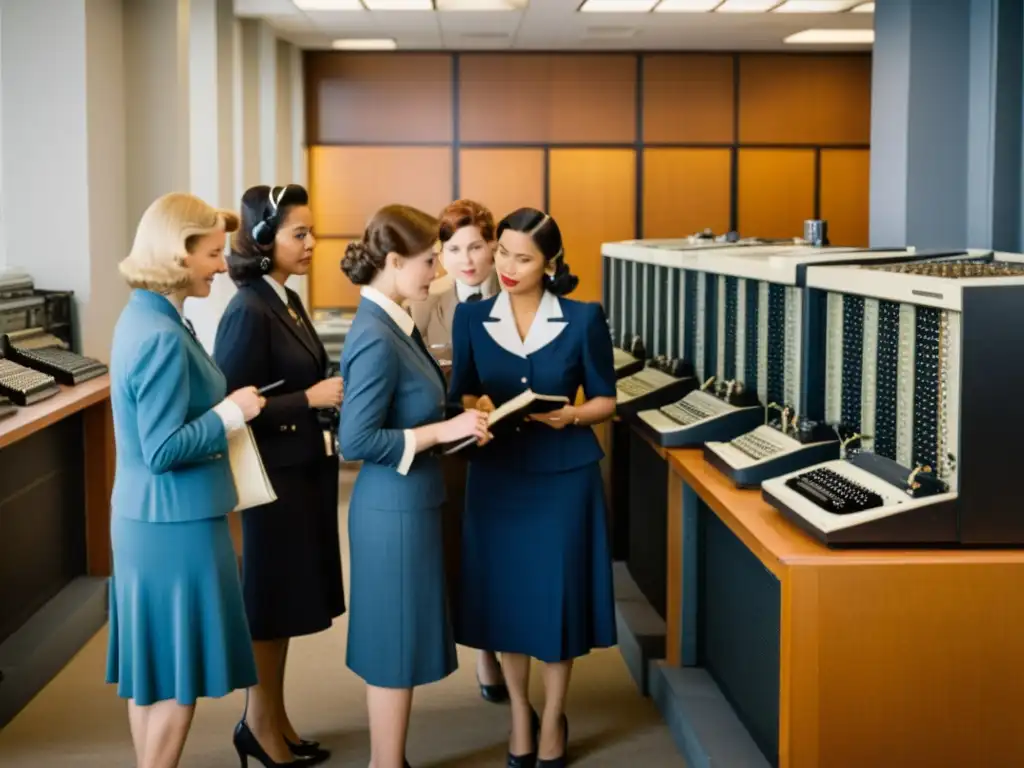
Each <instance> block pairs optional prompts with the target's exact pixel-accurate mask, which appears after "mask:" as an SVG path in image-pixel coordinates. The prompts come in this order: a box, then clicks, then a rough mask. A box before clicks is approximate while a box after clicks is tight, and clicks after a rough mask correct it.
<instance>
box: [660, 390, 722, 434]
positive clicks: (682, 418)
mask: <svg viewBox="0 0 1024 768" xmlns="http://www.w3.org/2000/svg"><path fill="white" fill-rule="evenodd" d="M732 410H735V409H734V407H733V406H731V405H729V404H728V403H726V402H725V401H724V400H719V399H718V398H717V397H715V396H714V395H709V394H708V393H707V392H702V391H700V390H694V391H693V392H691V393H690V394H688V395H687V396H686V397H684V398H683V399H682V400H677V401H676V402H674V403H672V404H670V405H666V406H663V407H662V408H661V412H662V413H663V414H665V415H666V416H668V417H669V418H670V419H672V421H674V422H676V423H677V424H681V425H682V426H684V427H687V426H690V425H691V424H696V423H697V422H700V421H704V420H705V419H710V418H712V417H713V416H719V415H721V414H723V413H725V412H727V411H732Z"/></svg>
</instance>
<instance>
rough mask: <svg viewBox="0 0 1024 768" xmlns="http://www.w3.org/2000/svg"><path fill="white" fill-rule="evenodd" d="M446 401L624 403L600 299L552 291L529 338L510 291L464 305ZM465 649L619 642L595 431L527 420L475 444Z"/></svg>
mask: <svg viewBox="0 0 1024 768" xmlns="http://www.w3.org/2000/svg"><path fill="white" fill-rule="evenodd" d="M452 345H453V367H452V379H451V387H450V390H449V396H450V399H451V400H452V402H453V403H458V402H460V401H461V398H462V396H463V395H488V396H490V398H491V400H493V401H494V404H495V406H500V405H501V404H502V403H504V402H505V401H507V400H509V399H511V398H512V397H514V396H515V395H517V394H519V393H520V392H522V391H523V390H524V389H526V388H530V389H532V390H533V391H535V392H537V393H539V394H546V395H565V396H566V397H568V398H569V399H570V401H574V400H575V397H576V394H577V392H578V390H579V388H580V387H582V388H583V391H584V394H585V395H586V397H587V398H588V399H590V398H594V397H615V370H614V365H613V362H612V344H611V338H610V336H609V334H608V325H607V323H606V321H605V316H604V312H603V310H602V309H601V307H600V305H598V304H586V303H581V302H576V301H571V300H569V299H564V298H563V299H559V298H557V297H555V296H554V295H552V294H549V293H545V294H544V297H543V299H542V300H541V304H540V307H539V309H538V311H537V315H536V317H535V319H534V322H533V325H532V326H531V328H530V331H529V333H528V334H527V337H526V339H525V340H523V339H521V338H520V337H519V333H518V331H517V330H516V324H515V319H514V317H513V315H512V308H511V304H510V302H509V297H508V294H506V293H504V292H503V293H500V294H498V296H497V297H495V298H493V299H489V300H487V301H481V302H478V303H475V304H460V305H459V307H458V308H457V309H456V311H455V320H454V323H453V328H452ZM469 450H470V451H471V453H470V454H468V455H469V458H470V468H469V480H468V483H467V488H466V510H465V518H464V521H463V542H462V579H461V589H460V603H461V605H460V610H458V611H456V612H455V615H456V626H455V639H456V642H458V643H460V644H462V645H467V646H470V647H473V648H480V649H484V650H490V651H497V652H505V653H522V654H526V655H528V656H532V657H533V658H536V659H540V660H541V661H546V662H558V661H565V660H568V659H573V658H576V657H578V656H583V655H585V654H586V653H588V652H589V651H590V650H591V649H593V648H605V647H609V646H613V645H615V642H616V635H615V609H614V596H613V588H612V560H611V550H610V548H609V545H608V533H607V528H606V522H605V521H606V515H605V500H604V490H603V486H602V482H601V472H600V469H599V464H598V463H599V462H600V460H601V458H602V455H603V454H602V451H601V448H600V446H599V445H598V442H597V438H596V437H595V436H594V433H593V431H592V430H591V429H590V428H589V427H574V426H567V427H565V428H564V429H561V430H556V429H552V428H551V427H549V426H547V425H545V424H541V423H538V422H524V423H522V424H521V425H519V426H517V427H516V430H515V431H513V432H508V433H504V434H500V435H499V436H497V437H496V438H495V439H494V440H493V441H492V442H490V443H489V444H488V445H486V446H483V447H482V448H471V449H469Z"/></svg>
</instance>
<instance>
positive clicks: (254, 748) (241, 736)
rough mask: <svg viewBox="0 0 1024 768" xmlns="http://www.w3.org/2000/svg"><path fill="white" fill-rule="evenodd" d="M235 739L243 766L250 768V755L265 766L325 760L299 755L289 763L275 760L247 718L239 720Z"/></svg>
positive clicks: (289, 767) (272, 767)
mask: <svg viewBox="0 0 1024 768" xmlns="http://www.w3.org/2000/svg"><path fill="white" fill-rule="evenodd" d="M233 741H234V743H235V752H237V753H238V760H239V762H241V764H242V768H248V766H249V758H250V757H251V758H252V759H253V760H256V761H257V762H259V763H260V764H261V765H262V766H263V768H297V767H298V766H308V765H317V764H318V763H321V762H323V761H322V760H317V759H316V758H312V757H297V758H296V759H295V760H291V761H289V762H287V763H276V762H274V761H273V760H271V759H270V755H268V754H267V752H266V750H265V749H263V747H261V746H260V743H259V741H257V739H256V736H255V734H253V732H252V731H251V730H250V729H249V724H248V723H246V722H245V720H239V721H238V725H236V726H235V735H234V739H233Z"/></svg>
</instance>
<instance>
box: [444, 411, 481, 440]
mask: <svg viewBox="0 0 1024 768" xmlns="http://www.w3.org/2000/svg"><path fill="white" fill-rule="evenodd" d="M487 426H488V425H487V414H486V413H484V412H483V411H478V410H476V409H475V408H471V409H469V410H466V411H463V412H462V413H460V414H459V415H458V416H456V417H454V418H451V419H448V420H447V421H442V422H441V423H440V424H438V425H437V441H438V442H439V443H454V442H455V441H456V440H464V439H465V438H467V437H475V438H476V442H477V444H478V445H483V444H484V443H486V442H487V441H488V440H490V439H491V433H490V432H489V431H488V430H487Z"/></svg>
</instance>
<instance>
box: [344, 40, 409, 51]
mask: <svg viewBox="0 0 1024 768" xmlns="http://www.w3.org/2000/svg"><path fill="white" fill-rule="evenodd" d="M331 47H333V48H334V49H336V50H339V51H393V50H395V49H396V48H397V47H398V43H397V42H395V40H393V39H392V38H378V39H374V38H369V37H356V38H347V39H342V40H335V41H334V42H333V43H331Z"/></svg>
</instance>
